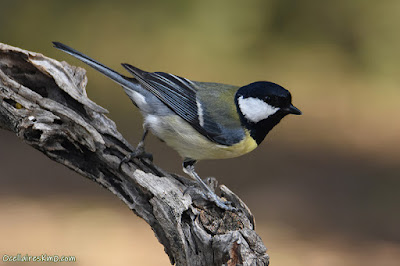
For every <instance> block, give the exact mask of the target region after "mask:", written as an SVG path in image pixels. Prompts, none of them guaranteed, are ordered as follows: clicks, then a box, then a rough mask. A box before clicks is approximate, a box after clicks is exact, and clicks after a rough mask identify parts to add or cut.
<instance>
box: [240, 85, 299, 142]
mask: <svg viewBox="0 0 400 266" xmlns="http://www.w3.org/2000/svg"><path fill="white" fill-rule="evenodd" d="M235 103H236V108H237V110H238V113H239V116H240V120H241V122H242V124H243V125H244V126H245V127H246V128H247V129H248V130H249V131H250V134H251V136H252V137H253V138H254V139H255V140H256V141H257V143H258V144H260V143H261V142H262V141H263V140H264V138H265V136H266V135H267V134H268V132H269V131H270V130H271V129H272V128H273V127H274V126H275V125H277V124H278V123H279V121H280V120H281V119H282V118H283V117H285V116H286V115H288V114H294V115H301V114H302V113H301V111H300V110H299V109H297V108H296V107H294V106H293V105H292V95H291V94H290V92H289V91H288V90H286V89H285V88H283V87H281V86H279V85H278V84H275V83H272V82H268V81H258V82H254V83H251V84H249V85H246V86H243V87H241V88H239V89H238V91H237V92H236V95H235Z"/></svg>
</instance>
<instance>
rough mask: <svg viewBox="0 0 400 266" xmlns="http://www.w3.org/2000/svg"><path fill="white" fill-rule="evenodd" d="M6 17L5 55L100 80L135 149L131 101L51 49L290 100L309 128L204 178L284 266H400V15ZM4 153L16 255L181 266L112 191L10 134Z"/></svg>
mask: <svg viewBox="0 0 400 266" xmlns="http://www.w3.org/2000/svg"><path fill="white" fill-rule="evenodd" d="M0 8H1V15H0V25H1V27H0V41H1V42H4V43H7V44H10V45H14V46H18V47H21V48H24V49H27V50H31V51H36V52H41V53H43V54H45V55H47V56H49V57H53V58H55V59H58V60H66V61H68V62H69V63H71V64H73V65H79V66H82V67H84V68H86V69H87V71H88V77H89V83H88V86H87V91H88V94H89V97H90V98H91V99H93V100H94V101H95V102H97V103H98V104H100V105H102V106H104V107H105V108H107V109H108V110H109V111H110V114H109V116H110V117H111V118H112V119H114V120H115V121H116V123H117V125H118V128H119V130H120V131H121V132H122V133H123V135H124V136H125V137H126V138H128V140H129V141H130V142H131V143H132V144H134V145H136V143H137V142H138V140H139V138H140V136H141V133H142V131H141V122H142V119H141V116H140V114H139V112H138V111H137V110H135V107H134V106H133V105H132V104H131V103H130V101H129V99H128V97H126V96H125V95H124V93H123V91H122V89H121V88H120V87H119V86H118V85H116V84H115V83H113V82H112V81H109V80H108V79H106V78H105V77H103V76H102V75H101V74H99V73H97V72H95V71H94V70H92V69H90V68H88V67H86V66H85V65H84V64H82V63H81V62H79V61H77V60H75V59H73V58H72V57H71V56H68V55H66V54H64V53H62V52H60V51H58V50H56V49H54V48H52V45H51V41H60V42H63V43H66V44H68V45H70V46H72V47H74V48H76V49H77V50H80V51H82V52H84V53H87V54H88V55H90V56H92V57H94V58H95V59H98V60H99V61H101V62H103V63H104V64H106V65H108V66H110V67H112V68H115V69H117V70H119V71H123V69H122V67H121V66H120V63H121V62H127V63H131V64H133V65H136V66H138V67H140V68H143V69H145V70H149V71H165V72H170V73H174V74H177V75H181V76H184V77H187V78H190V79H192V80H198V81H214V82H223V83H231V84H237V85H244V84H247V83H250V82H253V81H257V80H270V81H274V82H277V83H279V84H281V85H283V86H284V87H286V88H288V89H289V90H290V91H291V92H292V95H293V102H294V104H295V105H296V106H297V107H298V108H300V109H301V110H302V111H303V113H304V115H303V116H300V117H295V116H291V117H288V118H286V119H284V121H283V122H281V123H280V125H279V126H278V127H277V128H275V129H274V130H273V132H271V133H270V134H269V135H268V137H267V140H266V141H265V142H264V143H263V144H262V145H261V146H260V147H259V148H258V149H257V150H256V151H254V152H252V153H250V154H248V155H246V156H243V157H240V158H237V159H230V160H221V161H204V162H200V163H199V164H198V171H199V173H200V174H201V176H203V177H206V176H210V175H212V176H216V177H217V178H218V180H219V181H220V182H221V183H224V184H226V185H227V186H228V187H230V188H231V189H232V190H233V191H235V192H236V193H237V194H238V195H240V196H241V197H242V199H243V200H244V201H245V202H246V203H247V204H248V206H249V207H250V208H251V209H252V211H253V213H254V215H255V217H256V221H257V232H258V233H259V234H260V235H261V237H262V238H263V240H264V243H265V244H266V246H267V247H268V249H269V251H268V253H269V255H270V256H271V265H292V266H300V265H308V266H314V265H315V266H319V265H335V266H336V265H349V266H350V265H398V261H399V259H400V227H399V225H400V163H399V162H400V160H399V158H400V148H399V144H400V121H399V114H400V113H399V100H400V91H399V82H400V64H399V62H400V52H399V47H400V34H399V26H400V16H399V14H400V2H399V1H396V0H393V1H390V0H384V1H379V2H377V1H372V0H371V1H367V0H363V1H361V0H352V1H348V0H338V1H330V2H327V1H317V0H304V1H295V0H267V1H266V0H255V1H232V0H229V1H228V0H221V1H212V0H206V1H205V0H203V1H182V0H174V1H156V0H151V1H129V2H128V1H127V2H122V1H121V2H119V1H44V0H43V1H18V0H3V1H1V3H0ZM0 147H1V148H0V167H1V171H0V182H1V186H0V213H1V214H0V215H1V216H0V217H1V219H0V254H1V255H2V256H3V255H4V254H9V255H16V254H18V253H21V254H22V255H25V254H29V255H40V254H43V253H47V254H48V255H52V254H57V255H73V256H76V258H77V262H76V263H71V264H68V263H64V264H63V265H168V264H169V262H168V259H167V256H166V255H165V254H164V253H163V249H162V246H161V245H160V244H159V243H158V242H157V240H156V239H155V237H154V236H153V233H152V231H151V230H150V227H149V226H147V224H145V223H144V222H143V221H142V220H140V219H139V218H137V217H136V216H135V215H134V214H133V213H131V212H130V211H129V209H128V208H127V207H125V205H124V204H123V203H122V202H120V201H119V200H118V199H117V198H116V197H114V196H113V195H111V193H109V192H108V191H106V190H104V189H103V188H101V187H99V186H97V185H96V184H94V183H92V182H91V181H89V180H86V179H85V178H83V177H81V176H79V175H77V174H75V173H73V172H71V171H70V170H68V169H67V168H65V167H63V166H61V165H58V164H56V163H54V162H52V161H50V160H49V159H48V158H46V157H45V156H44V155H42V154H41V153H40V152H37V151H36V150H34V149H33V148H30V147H28V146H27V145H25V144H23V143H22V142H21V141H20V140H19V139H17V137H16V136H14V135H13V134H12V133H10V132H6V131H4V130H0ZM148 150H149V151H152V152H153V154H154V157H155V162H156V163H157V164H159V165H161V166H162V167H164V168H165V169H167V170H169V171H173V172H177V173H180V174H182V171H181V159H180V158H179V157H178V156H177V154H176V153H175V152H174V151H173V150H171V149H170V148H168V147H166V146H165V145H164V144H163V143H160V142H159V141H158V140H157V139H156V138H154V137H150V138H149V143H148ZM1 263H3V262H0V264H1ZM9 264H10V265H11V263H9ZM9 264H6V265H9ZM28 264H29V263H28ZM32 264H33V263H32ZM12 265H19V264H18V263H14V264H12ZM23 265H25V264H23ZM39 265H40V263H39Z"/></svg>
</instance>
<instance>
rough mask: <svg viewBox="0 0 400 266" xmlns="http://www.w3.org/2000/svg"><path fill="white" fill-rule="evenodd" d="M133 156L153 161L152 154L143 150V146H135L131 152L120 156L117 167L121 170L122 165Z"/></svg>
mask: <svg viewBox="0 0 400 266" xmlns="http://www.w3.org/2000/svg"><path fill="white" fill-rule="evenodd" d="M133 158H139V159H149V160H150V161H151V162H152V161H153V155H152V154H151V153H148V152H145V150H144V148H143V147H137V148H136V149H135V150H134V151H133V152H131V153H129V154H128V155H126V156H125V157H124V158H122V160H121V162H120V163H119V166H118V168H119V169H120V170H121V167H122V165H123V164H124V163H127V162H129V161H130V160H131V159H133Z"/></svg>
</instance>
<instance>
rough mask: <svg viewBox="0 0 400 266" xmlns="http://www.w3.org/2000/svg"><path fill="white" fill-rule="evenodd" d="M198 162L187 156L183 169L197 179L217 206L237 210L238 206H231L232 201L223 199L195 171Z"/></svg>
mask: <svg viewBox="0 0 400 266" xmlns="http://www.w3.org/2000/svg"><path fill="white" fill-rule="evenodd" d="M195 163H196V160H193V159H189V158H186V159H185V160H184V161H183V171H184V172H185V173H186V174H188V175H189V176H190V177H191V178H193V179H194V180H196V181H197V183H198V184H199V185H200V187H201V189H202V190H203V192H204V193H205V195H206V197H207V198H208V199H209V200H210V201H212V202H213V203H215V205H217V207H219V208H221V209H223V210H227V211H235V210H236V208H234V207H232V206H230V205H229V204H230V202H225V201H223V200H221V199H220V198H219V197H218V196H217V195H216V194H215V193H214V192H213V191H212V190H211V188H210V187H209V186H207V184H206V183H204V181H203V180H202V179H201V178H200V176H199V175H198V174H197V173H196V172H195V170H194V164H195Z"/></svg>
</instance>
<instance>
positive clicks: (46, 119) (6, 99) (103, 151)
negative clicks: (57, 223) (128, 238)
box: [0, 43, 269, 265]
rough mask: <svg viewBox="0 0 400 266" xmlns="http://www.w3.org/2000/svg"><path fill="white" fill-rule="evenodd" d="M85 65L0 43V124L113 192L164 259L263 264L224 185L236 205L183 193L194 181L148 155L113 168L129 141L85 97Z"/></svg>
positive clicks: (245, 213)
mask: <svg viewBox="0 0 400 266" xmlns="http://www.w3.org/2000/svg"><path fill="white" fill-rule="evenodd" d="M85 73H86V72H85V70H84V69H82V68H79V67H74V66H70V65H69V64H67V63H66V62H62V63H60V62H58V61H56V60H54V59H51V58H47V57H45V56H43V55H41V54H38V53H34V52H29V51H25V50H22V49H19V48H15V47H12V46H9V45H5V44H1V43H0V128H3V129H7V130H10V131H13V132H14V133H15V134H16V135H17V136H18V137H19V138H20V139H22V140H23V141H24V142H25V143H27V144H29V145H31V146H32V147H34V148H35V149H38V150H40V151H41V152H43V153H44V154H45V155H47V156H48V157H49V158H50V159H52V160H54V161H57V162H59V163H61V164H64V165H65V166H67V167H69V168H71V169H72V170H74V171H76V172H78V173H79V174H81V175H83V176H85V177H87V178H90V179H91V180H93V181H95V182H96V183H99V184H100V185H102V186H103V187H105V188H106V189H108V190H110V191H111V192H112V193H114V194H115V195H117V196H118V197H119V198H120V199H121V200H122V201H123V202H125V204H126V205H128V207H129V208H130V209H131V210H133V211H134V213H135V214H137V215H138V216H140V217H141V218H143V219H144V220H145V221H146V222H147V223H148V224H149V225H150V226H151V228H152V229H153V231H154V232H155V235H156V236H157V238H158V240H159V241H160V243H161V244H162V245H163V246H164V249H165V252H166V253H167V254H168V256H169V258H170V261H171V264H174V263H176V265H268V261H269V258H268V255H267V254H266V248H265V246H264V244H263V243H262V241H261V239H260V237H259V236H258V235H257V234H256V233H255V231H254V220H253V216H252V214H251V212H250V210H249V209H248V208H247V207H246V205H245V204H244V203H243V202H242V201H241V200H240V199H239V198H238V197H237V196H236V195H235V194H234V193H232V192H231V191H230V190H229V189H228V188H227V187H225V186H220V190H221V194H222V196H223V197H225V198H226V199H227V200H229V201H231V202H233V204H234V206H236V207H237V208H238V209H239V211H237V212H226V211H223V210H220V209H218V208H217V207H215V206H214V205H213V204H208V202H207V201H205V200H204V199H201V198H196V197H195V196H193V195H192V194H191V195H192V196H191V195H189V194H185V193H183V192H184V191H186V189H187V188H188V187H192V186H195V183H194V182H193V181H191V180H188V179H186V178H183V177H179V176H176V175H174V174H169V173H166V172H164V171H163V170H162V169H160V168H158V167H157V166H155V165H154V164H153V163H152V162H150V161H148V160H137V159H134V160H132V161H131V162H130V163H127V164H124V165H123V167H122V170H121V171H120V170H118V165H119V163H120V161H121V159H122V158H123V157H124V156H125V155H126V154H128V153H129V152H131V151H132V146H131V145H130V144H129V143H128V142H127V141H126V140H125V139H124V138H123V137H122V135H121V134H120V133H119V132H118V131H117V128H116V125H115V123H114V122H113V121H111V120H110V119H109V118H107V117H106V116H105V114H106V113H107V110H105V109H104V108H102V107H101V106H99V105H97V104H96V103H94V102H92V101H91V100H90V99H89V98H88V97H87V95H86V91H85V87H86V83H87V78H86V76H85ZM211 183H212V182H211ZM214 183H215V182H214ZM133 264H134V262H133Z"/></svg>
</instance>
